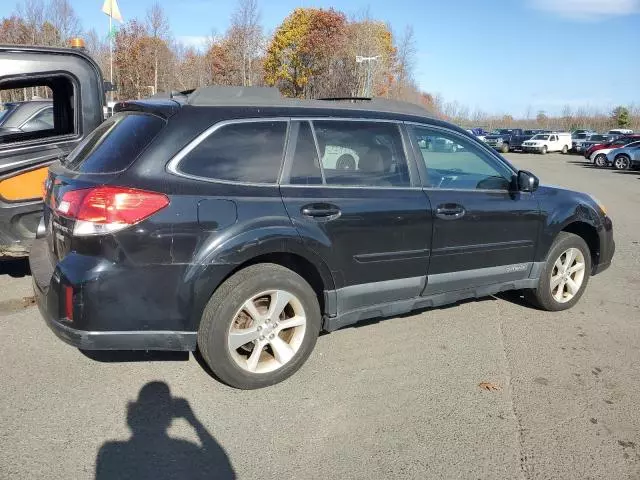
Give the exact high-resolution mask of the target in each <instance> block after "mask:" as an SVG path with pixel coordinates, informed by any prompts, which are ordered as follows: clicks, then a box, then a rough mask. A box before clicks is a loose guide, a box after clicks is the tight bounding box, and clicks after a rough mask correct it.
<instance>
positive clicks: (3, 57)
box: [0, 45, 105, 260]
mask: <svg viewBox="0 0 640 480" xmlns="http://www.w3.org/2000/svg"><path fill="white" fill-rule="evenodd" d="M104 88H105V85H104V83H103V80H102V74H101V73H100V68H99V67H98V65H97V64H96V62H94V60H93V59H92V58H91V57H90V56H88V55H87V54H86V53H85V52H84V51H82V50H78V49H69V48H47V47H24V46H16V45H13V46H1V45H0V92H1V93H2V96H3V98H5V99H6V98H15V97H16V96H19V98H20V97H22V100H24V97H25V95H30V94H31V93H32V92H34V91H35V92H40V93H39V94H41V95H42V96H47V97H48V98H49V99H50V100H35V101H16V102H7V103H5V105H4V106H3V109H2V111H3V112H4V113H2V117H1V118H0V260H2V259H6V258H20V257H26V256H27V255H28V253H29V249H30V247H31V241H32V239H33V238H34V237H35V235H36V228H37V226H38V222H39V221H40V218H41V217H42V185H43V183H44V180H45V178H46V176H47V170H48V168H49V165H50V164H51V163H52V162H54V161H56V160H58V159H59V158H62V157H65V156H66V155H67V154H68V153H69V152H70V151H71V150H73V148H74V147H75V146H76V145H78V144H79V143H80V142H82V141H83V139H84V138H85V137H86V136H87V135H88V134H89V133H90V132H91V131H92V130H93V129H95V128H96V127H97V126H98V125H100V123H102V121H103V120H104V118H103V110H102V107H103V103H104ZM28 98H29V97H27V99H28Z"/></svg>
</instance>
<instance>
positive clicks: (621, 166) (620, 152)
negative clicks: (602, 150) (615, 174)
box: [607, 141, 640, 170]
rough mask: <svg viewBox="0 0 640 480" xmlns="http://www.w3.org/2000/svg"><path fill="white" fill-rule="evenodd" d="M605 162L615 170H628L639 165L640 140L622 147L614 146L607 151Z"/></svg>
mask: <svg viewBox="0 0 640 480" xmlns="http://www.w3.org/2000/svg"><path fill="white" fill-rule="evenodd" d="M607 163H608V164H610V165H613V168H615V169H616V170H628V169H630V168H635V167H637V166H638V165H640V141H637V142H632V143H630V144H628V145H627V146H625V147H622V148H614V149H613V150H610V151H609V153H607Z"/></svg>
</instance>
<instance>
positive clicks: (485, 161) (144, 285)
mask: <svg viewBox="0 0 640 480" xmlns="http://www.w3.org/2000/svg"><path fill="white" fill-rule="evenodd" d="M117 110H119V113H117V114H116V115H114V116H113V117H112V118H110V119H109V120H108V121H106V122H105V123H103V124H102V125H100V126H99V127H98V128H97V129H96V130H95V131H94V132H93V133H92V134H91V135H89V137H88V138H86V139H85V140H84V141H83V142H82V143H81V144H80V145H79V146H78V147H77V148H76V149H75V150H74V151H73V152H72V153H71V154H70V155H69V157H67V158H66V159H65V160H64V162H63V163H56V164H54V165H52V166H51V168H50V173H49V176H48V179H47V182H46V198H45V210H44V217H43V219H42V221H41V224H40V227H39V229H38V235H37V237H38V238H37V240H36V243H35V245H34V247H33V250H32V252H31V257H30V258H31V268H32V271H33V279H34V287H35V291H36V294H37V298H38V304H39V306H40V310H41V312H42V315H43V316H44V318H45V320H46V321H47V323H48V325H49V326H50V327H51V329H52V330H53V331H54V332H55V333H56V334H57V335H58V336H59V337H60V338H61V339H62V340H64V341H66V342H68V343H70V344H72V345H75V346H77V347H79V348H81V349H86V350H94V349H98V350H99V349H116V350H195V349H196V348H198V349H199V350H200V352H201V354H202V357H203V358H204V360H205V361H206V362H207V363H208V365H209V366H210V367H211V369H212V370H213V372H214V373H215V374H216V376H217V377H218V378H220V379H221V380H223V381H224V382H226V383H228V384H229V385H232V386H234V387H238V388H246V389H249V388H258V387H264V386H266V385H270V384H273V383H276V382H279V381H281V380H283V379H285V378H286V377H288V376H290V375H291V374H293V373H294V372H295V371H296V370H297V369H298V368H300V366H301V365H302V364H303V363H304V362H305V360H306V359H307V357H308V356H309V354H310V353H311V351H312V349H313V347H314V345H315V342H316V339H317V337H318V334H319V332H320V331H321V330H325V331H331V330H335V329H337V328H340V327H344V326H346V325H350V324H353V323H355V322H358V321H360V320H363V319H367V318H372V317H387V316H393V315H398V314H402V313H404V312H408V311H411V310H414V309H419V308H425V307H433V306H438V305H443V304H447V303H452V302H456V301H458V300H461V299H464V298H470V297H481V296H486V295H491V294H495V293H497V292H501V291H505V290H512V289H521V290H524V291H525V293H526V295H527V297H528V298H529V299H531V301H532V302H533V303H534V304H535V305H537V306H538V307H539V308H543V309H546V310H563V309H566V308H570V307H572V306H573V305H574V304H575V303H576V302H577V301H578V300H579V298H580V296H581V295H582V293H583V292H584V290H585V288H586V286H587V282H588V280H589V276H590V275H594V274H596V273H598V272H601V271H602V270H604V269H605V268H607V267H608V266H609V264H610V262H611V258H612V256H613V252H614V242H613V233H612V224H611V220H610V219H609V217H608V216H607V215H606V213H605V211H604V209H603V207H601V206H600V205H599V204H598V203H597V201H595V200H594V199H593V198H591V197H590V196H589V195H586V194H583V193H577V192H572V191H568V190H562V189H559V188H550V187H543V186H538V179H537V178H536V177H535V176H534V175H533V174H531V173H529V172H525V171H518V170H517V169H516V168H514V167H513V166H512V165H510V164H509V163H508V162H507V161H506V160H505V159H504V158H502V157H501V156H500V155H499V154H498V153H496V152H494V151H493V150H492V149H490V148H488V147H486V146H485V145H484V144H482V143H480V142H479V141H477V140H476V139H474V138H473V137H472V136H471V135H469V134H467V133H466V132H465V131H464V130H462V129H460V128H458V127H455V126H453V125H451V124H449V123H446V122H442V121H439V120H436V119H433V118H430V117H429V116H428V115H427V114H426V112H425V111H424V110H422V109H420V108H418V107H414V106H410V105H404V104H399V103H395V102H385V101H381V100H369V101H367V100H361V101H328V100H327V101H322V100H315V101H300V100H291V99H284V98H281V97H280V96H279V94H278V93H277V91H276V92H273V91H271V90H267V89H220V88H207V89H200V90H196V91H195V92H193V93H191V94H188V95H184V96H175V97H173V98H167V99H164V100H162V99H156V100H146V101H132V102H126V103H123V104H120V105H119V106H118V107H117ZM437 145H454V146H455V148H436V146H437Z"/></svg>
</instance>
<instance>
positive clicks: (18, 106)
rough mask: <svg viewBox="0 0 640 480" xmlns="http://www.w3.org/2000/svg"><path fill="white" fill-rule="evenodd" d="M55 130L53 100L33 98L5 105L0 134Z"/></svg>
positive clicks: (0, 123)
mask: <svg viewBox="0 0 640 480" xmlns="http://www.w3.org/2000/svg"><path fill="white" fill-rule="evenodd" d="M45 130H53V101H51V100H31V101H27V102H11V103H5V104H4V105H3V115H2V118H0V136H7V135H11V134H20V133H28V132H41V131H45Z"/></svg>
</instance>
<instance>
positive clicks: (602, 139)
mask: <svg viewBox="0 0 640 480" xmlns="http://www.w3.org/2000/svg"><path fill="white" fill-rule="evenodd" d="M608 139H609V137H607V136H606V135H591V136H590V137H589V140H591V141H592V142H606V141H607V140H608Z"/></svg>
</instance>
